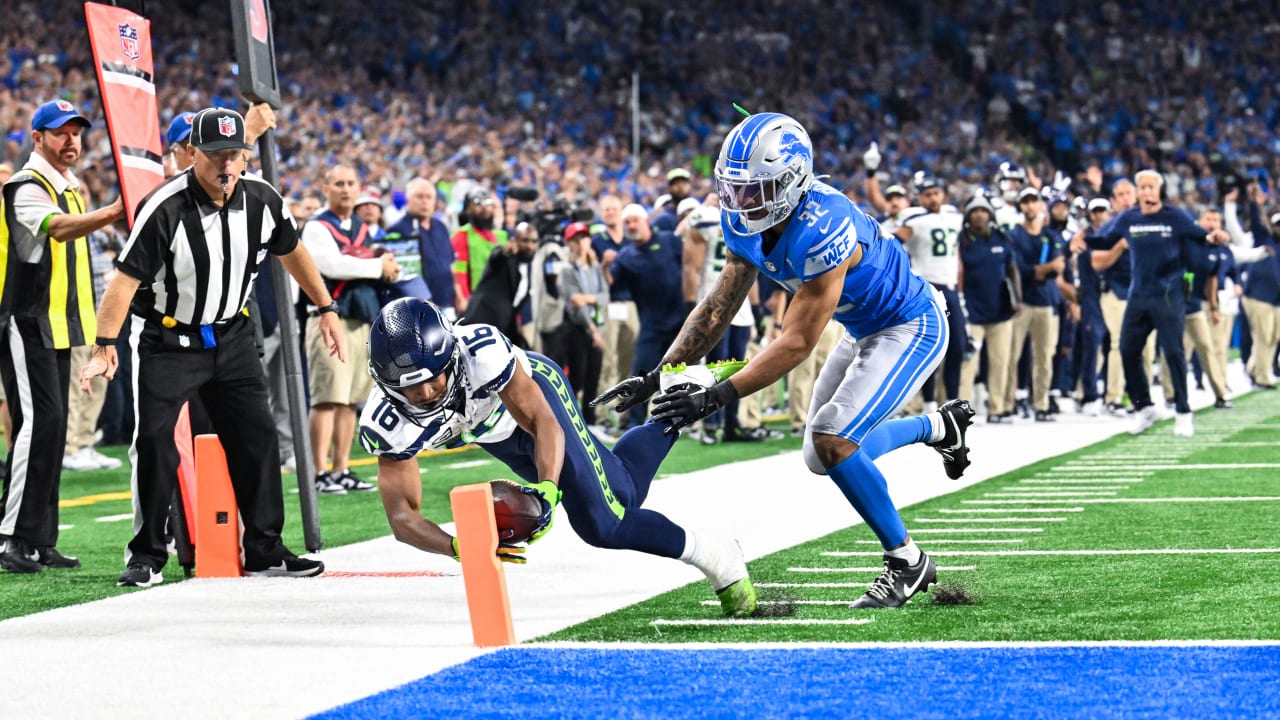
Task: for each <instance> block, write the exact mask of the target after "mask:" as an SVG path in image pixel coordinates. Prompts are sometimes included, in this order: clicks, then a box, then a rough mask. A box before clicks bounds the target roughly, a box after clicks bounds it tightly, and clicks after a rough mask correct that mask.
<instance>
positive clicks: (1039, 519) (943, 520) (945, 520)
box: [911, 517, 1066, 523]
mask: <svg viewBox="0 0 1280 720" xmlns="http://www.w3.org/2000/svg"><path fill="white" fill-rule="evenodd" d="M1064 520H1066V518H1064V517H1033V518H1029V517H1007V518H1004V517H995V518H993V517H983V518H916V519H915V520H912V521H911V522H918V523H963V522H979V523H982V522H1062V521H1064Z"/></svg>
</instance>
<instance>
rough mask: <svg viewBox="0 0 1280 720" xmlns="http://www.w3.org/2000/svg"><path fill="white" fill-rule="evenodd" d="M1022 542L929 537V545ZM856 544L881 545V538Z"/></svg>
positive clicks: (996, 539)
mask: <svg viewBox="0 0 1280 720" xmlns="http://www.w3.org/2000/svg"><path fill="white" fill-rule="evenodd" d="M1020 542H1022V538H987V539H984V540H954V539H950V538H940V537H935V538H929V547H933V546H934V545H937V544H938V543H951V544H959V543H963V544H966V545H1015V544H1017V543H1020ZM853 544H854V545H879V544H880V541H879V540H854V541H853Z"/></svg>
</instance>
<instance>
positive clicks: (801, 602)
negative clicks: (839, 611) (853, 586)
mask: <svg viewBox="0 0 1280 720" xmlns="http://www.w3.org/2000/svg"><path fill="white" fill-rule="evenodd" d="M756 587H759V586H758V585H757V586H756ZM864 587H865V585H864ZM857 599H858V598H856V597H854V598H849V599H848V600H757V601H756V604H757V605H844V606H845V607H848V606H849V603H851V602H853V601H854V600H857ZM701 604H702V605H705V606H707V607H718V606H719V605H720V601H719V600H703V601H702V603H701Z"/></svg>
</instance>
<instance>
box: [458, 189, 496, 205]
mask: <svg viewBox="0 0 1280 720" xmlns="http://www.w3.org/2000/svg"><path fill="white" fill-rule="evenodd" d="M491 202H493V196H492V195H490V194H489V191H488V190H485V189H484V188H476V189H474V190H472V191H471V192H469V193H467V197H466V200H465V201H464V202H463V205H464V206H466V205H485V204H487V203H491Z"/></svg>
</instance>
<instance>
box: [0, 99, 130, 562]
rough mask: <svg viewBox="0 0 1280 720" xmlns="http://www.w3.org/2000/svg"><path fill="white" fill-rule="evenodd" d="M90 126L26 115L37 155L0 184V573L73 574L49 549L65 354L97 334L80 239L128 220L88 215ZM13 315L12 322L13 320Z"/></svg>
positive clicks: (62, 437) (55, 110)
mask: <svg viewBox="0 0 1280 720" xmlns="http://www.w3.org/2000/svg"><path fill="white" fill-rule="evenodd" d="M88 127H89V121H88V120H87V119H85V117H84V116H83V115H81V114H80V113H79V112H77V111H76V108H75V106H74V105H72V104H71V103H69V102H67V101H66V100H52V101H50V102H47V103H45V104H43V105H41V106H40V107H39V108H37V109H36V111H35V114H34V115H32V117H31V139H32V141H33V143H34V145H35V148H34V152H32V153H31V157H30V158H29V159H28V160H27V164H26V165H25V166H24V167H23V168H22V170H20V171H19V172H18V173H17V174H15V175H14V176H13V177H12V178H10V179H9V182H7V183H5V186H4V207H5V211H4V219H3V221H4V224H5V227H6V228H7V229H8V233H7V240H6V241H5V243H4V244H3V245H2V246H0V247H3V249H4V250H5V252H6V253H7V255H8V263H7V264H8V267H7V268H0V273H3V275H0V288H3V290H0V297H2V298H3V300H0V325H3V323H4V322H5V321H7V325H8V326H7V327H6V328H5V330H4V332H3V333H2V334H0V375H3V376H4V389H5V395H6V396H7V397H8V398H9V399H10V402H11V404H12V408H11V410H10V412H11V413H12V414H13V434H12V436H11V439H10V442H9V445H10V451H9V458H8V460H7V461H6V469H7V470H8V473H7V474H6V476H5V481H4V501H3V504H0V536H4V537H7V539H8V542H7V543H6V544H5V548H4V552H2V553H0V567H3V568H4V569H5V570H8V571H10V572H18V573H32V572H39V571H40V570H43V569H44V568H76V567H80V561H79V560H77V559H76V558H73V557H65V556H63V555H62V554H61V553H59V552H58V551H57V549H55V546H56V545H57V542H58V486H59V477H60V476H61V474H62V454H63V450H64V446H65V445H66V442H67V403H68V398H69V391H70V383H71V348H73V347H79V346H82V345H84V344H85V343H87V342H88V339H89V338H90V337H92V336H93V335H94V333H95V332H96V323H95V319H94V314H93V276H92V273H91V272H90V269H89V246H88V243H87V242H86V240H85V236H86V235H88V234H89V233H91V232H93V231H95V230H98V229H100V228H103V227H106V226H107V225H110V224H111V223H113V222H115V221H116V220H119V219H120V218H121V217H123V216H124V203H123V201H121V200H119V199H117V200H116V201H115V202H114V203H112V204H111V205H108V206H107V207H104V208H101V209H99V210H95V211H93V212H85V207H84V199H83V198H81V197H80V193H79V187H80V181H79V180H77V179H76V176H75V175H74V174H72V172H71V166H72V165H75V163H76V160H78V159H80V152H81V146H82V145H81V142H82V141H81V137H80V134H81V132H82V131H83V130H85V129H86V128H88ZM10 314H12V317H10Z"/></svg>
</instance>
